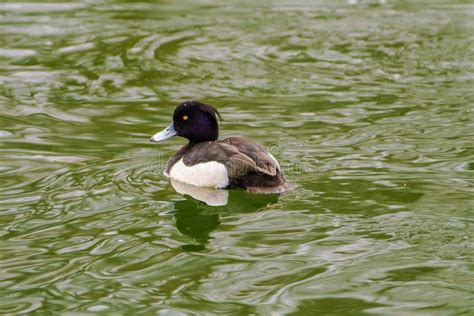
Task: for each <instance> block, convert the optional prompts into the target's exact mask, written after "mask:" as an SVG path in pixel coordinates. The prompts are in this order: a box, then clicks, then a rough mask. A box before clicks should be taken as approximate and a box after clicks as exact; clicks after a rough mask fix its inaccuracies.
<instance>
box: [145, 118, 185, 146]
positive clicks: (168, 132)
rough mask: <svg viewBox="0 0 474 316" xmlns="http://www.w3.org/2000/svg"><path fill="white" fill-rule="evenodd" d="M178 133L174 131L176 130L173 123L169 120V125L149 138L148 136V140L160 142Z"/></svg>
mask: <svg viewBox="0 0 474 316" xmlns="http://www.w3.org/2000/svg"><path fill="white" fill-rule="evenodd" d="M177 134H178V133H177V132H176V130H175V129H174V125H173V122H171V124H170V125H168V127H167V128H165V129H164V130H162V131H161V132H159V133H156V134H155V135H153V136H152V137H151V138H150V142H162V141H164V140H166V139H168V138H171V137H173V136H176V135H177Z"/></svg>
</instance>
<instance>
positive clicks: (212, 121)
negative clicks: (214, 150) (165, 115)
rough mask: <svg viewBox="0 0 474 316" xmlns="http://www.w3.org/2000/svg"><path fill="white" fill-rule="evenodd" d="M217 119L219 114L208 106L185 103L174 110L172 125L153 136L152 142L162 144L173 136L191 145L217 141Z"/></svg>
mask: <svg viewBox="0 0 474 316" xmlns="http://www.w3.org/2000/svg"><path fill="white" fill-rule="evenodd" d="M217 118H220V114H219V112H218V111H217V110H216V109H215V108H214V107H212V106H210V105H208V104H204V103H201V102H199V101H186V102H183V103H181V104H179V105H178V106H177V107H176V109H175V110H174V113H173V121H172V122H171V124H170V125H168V127H167V128H165V129H164V130H162V131H161V132H159V133H156V134H155V135H153V136H152V137H151V138H150V141H152V142H160V141H163V140H166V139H168V138H171V137H173V136H181V137H184V138H186V139H188V140H189V141H190V142H191V143H200V142H205V141H214V140H217V138H218V137H219V125H218V124H217Z"/></svg>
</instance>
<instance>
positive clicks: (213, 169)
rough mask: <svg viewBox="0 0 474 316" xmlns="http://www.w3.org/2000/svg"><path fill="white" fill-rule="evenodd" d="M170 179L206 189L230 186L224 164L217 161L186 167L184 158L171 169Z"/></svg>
mask: <svg viewBox="0 0 474 316" xmlns="http://www.w3.org/2000/svg"><path fill="white" fill-rule="evenodd" d="M169 177H170V178H172V179H175V180H178V181H181V182H184V183H188V184H192V185H196V186H199V187H206V188H219V189H221V188H225V187H227V186H228V185H229V175H228V173H227V169H226V167H225V165H224V164H222V163H219V162H217V161H208V162H201V163H197V164H195V165H192V166H186V165H185V164H184V162H183V158H181V159H179V160H178V161H177V162H176V163H174V165H173V166H172V167H171V169H170V171H169Z"/></svg>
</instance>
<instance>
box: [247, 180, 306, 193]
mask: <svg viewBox="0 0 474 316" xmlns="http://www.w3.org/2000/svg"><path fill="white" fill-rule="evenodd" d="M296 187H297V185H296V184H294V183H288V182H283V183H282V184H280V185H277V186H274V187H248V188H247V191H249V192H251V193H264V194H280V193H285V192H288V191H292V190H294V189H296Z"/></svg>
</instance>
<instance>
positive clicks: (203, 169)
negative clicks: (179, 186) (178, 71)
mask: <svg viewBox="0 0 474 316" xmlns="http://www.w3.org/2000/svg"><path fill="white" fill-rule="evenodd" d="M218 119H219V120H221V115H220V113H219V111H218V110H217V109H216V108H215V107H213V106H212V105H209V104H206V103H203V102H200V101H194V100H193V101H185V102H182V103H180V104H178V106H177V107H176V108H175V110H174V112H173V118H172V121H171V123H170V124H169V125H168V126H167V127H166V128H165V129H164V130H162V131H160V132H158V133H156V134H154V135H153V136H152V137H151V138H150V141H151V142H162V141H165V140H167V139H170V138H172V137H174V136H180V137H183V138H185V139H187V140H188V143H187V144H186V145H184V146H183V147H181V149H179V150H178V151H177V152H176V153H175V154H174V155H173V156H172V157H171V158H170V159H169V161H168V163H167V166H166V169H165V170H164V172H163V173H164V175H165V176H166V177H168V178H171V179H172V180H174V181H178V182H182V183H185V184H188V185H193V186H197V187H206V188H215V189H245V190H247V191H249V192H253V193H276V194H280V193H284V192H287V191H290V190H292V189H294V187H295V186H294V185H293V184H290V183H288V182H286V181H285V178H284V176H283V173H282V170H281V168H280V164H279V163H278V161H277V160H276V159H275V157H273V155H272V154H270V153H269V152H268V151H267V150H265V148H264V147H263V146H261V145H259V144H257V143H255V142H253V141H250V140H247V139H244V138H242V137H229V138H225V139H222V140H219V124H218Z"/></svg>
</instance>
